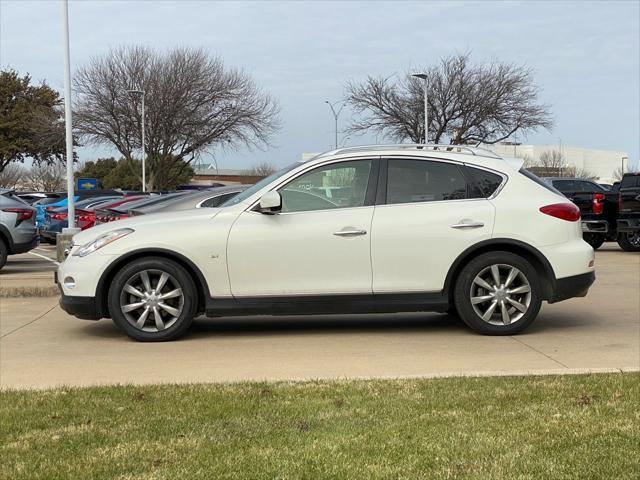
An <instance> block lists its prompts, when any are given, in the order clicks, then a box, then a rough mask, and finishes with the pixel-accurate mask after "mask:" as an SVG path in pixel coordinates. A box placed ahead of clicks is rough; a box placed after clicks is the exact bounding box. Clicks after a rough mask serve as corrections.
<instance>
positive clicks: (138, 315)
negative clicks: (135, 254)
mask: <svg viewBox="0 0 640 480" xmlns="http://www.w3.org/2000/svg"><path fill="white" fill-rule="evenodd" d="M163 279H164V282H163V285H162V286H161V287H160V295H165V297H164V298H161V297H160V296H159V295H158V292H156V290H157V286H158V283H159V282H160V281H161V280H163ZM145 284H146V286H145ZM169 295H171V296H169ZM197 303H198V302H197V297H196V287H195V284H194V282H193V279H192V278H191V275H189V273H188V272H187V271H186V270H185V269H184V267H182V266H181V265H180V264H178V263H176V262H174V261H173V260H169V259H166V258H162V257H146V258H140V259H137V260H134V261H133V262H131V263H129V264H127V265H126V266H124V267H123V268H122V269H121V270H120V271H118V273H116V276H115V277H114V278H113V281H112V282H111V287H110V288H109V296H108V304H109V313H110V314H111V318H112V319H113V322H114V323H115V324H116V325H117V326H118V328H120V329H121V330H122V331H123V332H124V333H126V334H127V335H128V336H129V337H131V338H133V339H134V340H138V341H140V342H164V341H168V340H175V339H176V338H178V337H180V336H182V335H183V334H184V333H185V332H186V331H187V330H188V328H189V326H190V325H191V322H192V321H193V316H194V314H195V310H196V307H197ZM127 306H128V307H129V308H125V307H127ZM132 307H134V308H132ZM145 312H146V313H145ZM158 316H159V318H158Z"/></svg>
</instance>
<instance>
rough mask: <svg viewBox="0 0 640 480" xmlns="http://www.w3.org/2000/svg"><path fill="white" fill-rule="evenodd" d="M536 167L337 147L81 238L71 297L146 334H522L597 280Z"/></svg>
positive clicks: (398, 148) (574, 215) (430, 152)
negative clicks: (422, 314) (242, 318)
mask: <svg viewBox="0 0 640 480" xmlns="http://www.w3.org/2000/svg"><path fill="white" fill-rule="evenodd" d="M522 163H523V162H522V161H521V160H516V159H512V160H505V159H503V158H500V157H498V156H497V155H496V154H494V153H492V152H489V151H485V150H481V149H475V148H470V147H464V146H450V145H447V146H446V148H443V147H441V146H432V145H385V146H371V147H356V148H346V149H339V150H334V151H332V152H328V153H326V154H322V155H318V156H316V157H314V158H313V159H311V160H309V161H307V162H298V163H294V164H292V165H289V166H288V167H286V168H283V169H282V170H280V171H278V172H276V173H274V174H273V175H270V176H268V177H266V178H264V179H262V180H261V181H259V182H258V183H256V184H255V185H253V186H252V187H250V188H248V189H246V190H244V191H243V192H242V193H240V194H238V195H236V196H235V197H233V198H232V199H230V200H228V201H227V202H226V203H224V204H223V205H221V206H220V207H219V208H212V209H208V208H207V209H205V208H199V209H191V210H188V211H178V212H169V213H159V214H156V215H144V216H139V217H133V218H129V219H125V220H121V221H119V222H116V224H105V225H99V226H96V227H94V228H92V229H90V230H86V231H84V232H81V233H79V234H77V235H75V236H74V238H73V245H72V247H71V249H70V251H69V252H68V253H69V255H68V256H67V258H66V259H65V260H64V262H62V263H61V264H60V266H59V267H58V271H57V273H56V275H57V277H56V278H57V282H58V284H59V286H60V289H61V292H62V297H61V300H60V304H61V306H62V308H63V309H64V310H65V311H67V312H68V313H70V314H72V315H75V316H77V317H80V318H87V319H99V318H102V317H111V318H113V321H114V322H115V324H116V325H117V326H118V327H119V328H120V329H121V330H122V331H123V332H125V333H126V334H127V335H129V336H130V337H132V338H134V339H136V340H140V341H163V340H171V339H174V338H177V337H179V336H180V335H182V334H184V333H185V332H186V331H187V329H188V328H189V326H190V324H191V322H192V319H193V318H194V316H195V315H196V314H199V313H206V314H207V315H209V316H220V315H223V316H224V315H249V314H274V315H280V314H307V315H308V314H320V313H371V312H405V311H439V312H445V311H453V312H455V313H456V314H457V315H459V316H460V318H461V319H462V320H463V321H464V322H465V323H466V324H467V325H468V326H469V327H470V328H472V329H474V330H476V331H477V332H480V333H482V334H487V335H513V334H516V333H519V332H521V331H523V330H524V329H525V328H527V327H528V326H529V325H530V324H531V323H532V322H533V321H534V320H535V318H536V316H537V314H538V312H539V310H540V307H541V304H542V302H543V301H545V300H546V301H548V302H550V303H554V302H559V301H562V300H566V299H568V298H572V297H581V296H585V295H586V294H587V291H588V289H589V287H590V286H591V284H592V283H593V281H594V279H595V271H594V255H595V254H594V251H593V249H592V248H591V247H590V246H589V245H588V244H587V243H586V242H584V241H583V239H582V230H581V227H580V211H579V209H578V207H576V205H574V204H573V203H571V202H570V201H568V200H567V198H566V197H564V196H562V194H560V193H559V192H558V191H557V190H555V189H554V188H552V187H550V186H549V185H548V184H547V183H545V182H543V181H541V180H540V179H539V178H538V177H536V176H535V175H533V174H531V173H530V172H528V171H526V170H524V169H522ZM336 189H337V191H339V195H337V196H334V195H333V193H334V191H336Z"/></svg>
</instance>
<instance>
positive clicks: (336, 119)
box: [324, 100, 344, 150]
mask: <svg viewBox="0 0 640 480" xmlns="http://www.w3.org/2000/svg"><path fill="white" fill-rule="evenodd" d="M324 103H326V104H327V105H329V106H330V107H331V113H333V119H334V120H335V122H336V123H335V144H336V150H337V149H338V117H339V116H340V112H341V111H342V109H343V108H344V103H343V102H335V104H338V103H342V105H341V106H340V109H339V110H338V111H337V112H336V109H335V107H334V103H331V102H330V101H329V100H325V101H324Z"/></svg>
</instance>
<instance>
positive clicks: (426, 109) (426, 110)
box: [411, 73, 429, 145]
mask: <svg viewBox="0 0 640 480" xmlns="http://www.w3.org/2000/svg"><path fill="white" fill-rule="evenodd" d="M411 76H412V77H416V78H421V79H422V80H423V81H424V83H423V87H422V88H423V89H424V143H425V145H426V144H428V143H429V77H428V76H427V74H426V73H414V74H413V75H411Z"/></svg>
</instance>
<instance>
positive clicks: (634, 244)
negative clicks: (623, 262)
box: [618, 232, 640, 252]
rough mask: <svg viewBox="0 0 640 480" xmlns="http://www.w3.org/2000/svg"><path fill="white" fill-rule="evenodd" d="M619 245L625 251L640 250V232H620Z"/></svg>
mask: <svg viewBox="0 0 640 480" xmlns="http://www.w3.org/2000/svg"><path fill="white" fill-rule="evenodd" d="M618 245H620V248H622V249H623V250H624V251H625V252H640V232H635V233H631V232H629V233H620V234H618Z"/></svg>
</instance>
